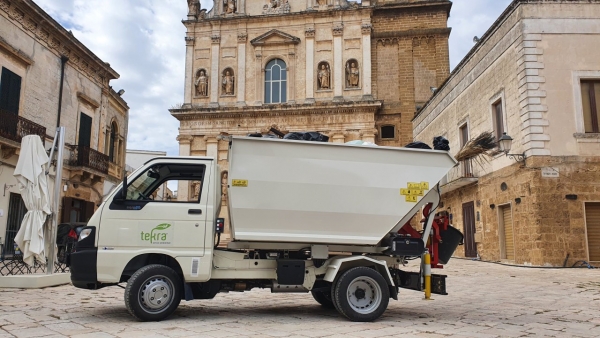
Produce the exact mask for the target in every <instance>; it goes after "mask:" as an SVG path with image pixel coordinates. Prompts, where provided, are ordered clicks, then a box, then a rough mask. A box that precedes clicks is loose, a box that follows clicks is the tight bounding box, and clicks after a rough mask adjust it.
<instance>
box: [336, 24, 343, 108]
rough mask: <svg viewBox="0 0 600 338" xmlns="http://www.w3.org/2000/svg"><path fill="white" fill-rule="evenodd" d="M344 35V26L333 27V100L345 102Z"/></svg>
mask: <svg viewBox="0 0 600 338" xmlns="http://www.w3.org/2000/svg"><path fill="white" fill-rule="evenodd" d="M343 35H344V26H342V24H341V23H340V24H336V26H334V27H333V100H334V101H342V100H343V88H344V87H345V85H346V84H345V81H344V79H343V75H342V74H343V72H344V66H345V65H344V60H343V58H342V52H343V49H342V37H343Z"/></svg>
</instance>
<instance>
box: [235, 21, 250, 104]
mask: <svg viewBox="0 0 600 338" xmlns="http://www.w3.org/2000/svg"><path fill="white" fill-rule="evenodd" d="M247 39H248V35H247V34H246V33H245V32H244V33H238V58H237V61H238V69H237V78H236V80H237V104H238V106H245V105H246V40H247Z"/></svg>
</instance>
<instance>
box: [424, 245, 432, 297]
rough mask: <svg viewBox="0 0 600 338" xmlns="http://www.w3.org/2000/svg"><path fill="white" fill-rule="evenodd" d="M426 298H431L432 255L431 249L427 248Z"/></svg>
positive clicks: (425, 269)
mask: <svg viewBox="0 0 600 338" xmlns="http://www.w3.org/2000/svg"><path fill="white" fill-rule="evenodd" d="M424 266H425V267H424V271H425V300H431V255H430V254H429V249H425V264H424Z"/></svg>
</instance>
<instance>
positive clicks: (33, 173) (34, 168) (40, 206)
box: [13, 135, 51, 265]
mask: <svg viewBox="0 0 600 338" xmlns="http://www.w3.org/2000/svg"><path fill="white" fill-rule="evenodd" d="M48 161H49V159H48V155H47V154H46V151H45V149H44V145H43V144H42V140H41V139H40V137H39V136H38V135H27V136H24V137H23V140H22V141H21V153H20V155H19V161H18V162H17V167H16V168H15V172H14V173H13V176H14V177H15V178H16V180H17V183H18V184H19V190H20V191H21V197H22V198H23V202H25V207H26V208H27V213H26V214H25V217H24V218H23V222H22V223H21V228H20V229H19V232H18V233H17V235H16V236H15V242H16V243H17V245H18V246H19V248H21V252H23V261H24V262H25V263H26V264H28V265H33V264H34V262H35V260H38V261H39V262H42V263H43V262H46V257H45V256H46V254H45V247H46V245H45V243H44V223H45V222H46V217H47V215H50V213H51V211H50V203H49V194H48V180H47V178H46V173H45V165H46V163H48Z"/></svg>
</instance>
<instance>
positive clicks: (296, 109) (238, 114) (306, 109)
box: [169, 101, 383, 121]
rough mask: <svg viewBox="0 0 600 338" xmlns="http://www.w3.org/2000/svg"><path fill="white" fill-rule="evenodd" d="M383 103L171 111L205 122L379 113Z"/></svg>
mask: <svg viewBox="0 0 600 338" xmlns="http://www.w3.org/2000/svg"><path fill="white" fill-rule="evenodd" d="M382 105H383V101H356V102H343V103H329V104H322V105H312V104H293V105H273V106H271V105H268V106H246V107H242V108H238V107H219V108H203V107H192V108H182V109H170V110H169V111H170V112H171V115H172V116H173V117H175V118H176V119H178V120H179V121H185V120H203V119H215V118H217V119H220V118H247V117H262V116H294V115H312V114H320V115H328V114H352V113H358V112H371V113H377V112H378V111H379V109H380V108H381V106H382Z"/></svg>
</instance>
